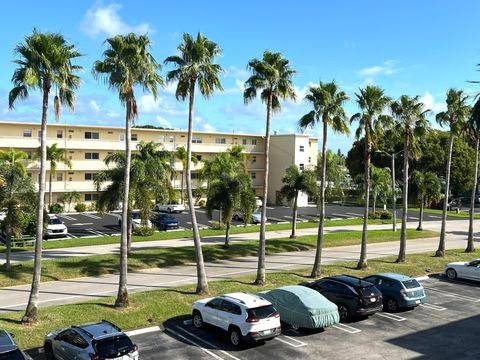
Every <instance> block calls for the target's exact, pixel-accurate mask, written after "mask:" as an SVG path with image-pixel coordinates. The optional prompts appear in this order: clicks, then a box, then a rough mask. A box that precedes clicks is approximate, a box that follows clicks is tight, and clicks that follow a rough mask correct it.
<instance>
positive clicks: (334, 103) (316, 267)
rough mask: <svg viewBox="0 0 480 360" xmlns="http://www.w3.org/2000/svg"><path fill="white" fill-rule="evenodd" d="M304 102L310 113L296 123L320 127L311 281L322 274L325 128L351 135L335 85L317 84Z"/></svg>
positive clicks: (342, 99) (342, 96) (343, 97)
mask: <svg viewBox="0 0 480 360" xmlns="http://www.w3.org/2000/svg"><path fill="white" fill-rule="evenodd" d="M305 100H307V101H308V102H309V103H310V104H311V105H312V107H313V110H312V111H310V112H309V113H308V114H305V115H303V116H302V118H301V119H300V121H299V126H300V128H302V129H305V128H307V127H310V128H312V127H314V126H315V124H317V123H319V122H322V123H323V139H322V156H321V160H320V161H321V164H320V193H319V202H320V204H319V207H320V209H319V210H320V219H319V223H318V235H317V250H316V254H315V262H314V264H313V269H312V273H311V276H312V277H318V276H320V271H321V261H322V248H323V228H324V225H325V187H326V186H325V184H326V171H327V161H326V158H327V135H328V127H329V126H330V127H331V128H332V130H333V131H335V132H338V133H341V134H346V135H348V134H349V133H350V130H349V128H348V118H347V115H346V114H345V110H344V109H343V105H344V103H345V101H347V100H348V96H347V94H346V93H345V92H343V91H341V90H340V89H339V87H338V86H337V84H336V83H335V81H332V82H329V83H323V82H320V85H319V86H311V87H310V88H309V90H308V94H307V95H306V96H305Z"/></svg>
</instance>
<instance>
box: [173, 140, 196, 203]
mask: <svg viewBox="0 0 480 360" xmlns="http://www.w3.org/2000/svg"><path fill="white" fill-rule="evenodd" d="M173 154H174V156H175V158H176V159H177V160H180V162H181V163H182V181H181V185H180V186H181V188H180V204H185V197H184V194H185V187H184V179H185V169H186V168H187V155H188V154H187V149H185V146H181V147H178V148H177V150H175V152H174V153H173ZM198 161H199V160H198V157H197V155H196V154H193V153H192V163H193V165H197V164H198Z"/></svg>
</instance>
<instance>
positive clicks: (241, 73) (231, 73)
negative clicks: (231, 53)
mask: <svg viewBox="0 0 480 360" xmlns="http://www.w3.org/2000/svg"><path fill="white" fill-rule="evenodd" d="M225 76H228V77H233V78H242V79H243V78H245V79H246V78H248V77H249V76H250V73H249V72H248V70H246V69H240V68H238V67H236V66H235V65H231V66H229V67H228V69H227V72H226V73H225Z"/></svg>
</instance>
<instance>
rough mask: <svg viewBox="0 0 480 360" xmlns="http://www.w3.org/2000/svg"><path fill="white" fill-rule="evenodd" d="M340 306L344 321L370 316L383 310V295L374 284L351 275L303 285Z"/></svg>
mask: <svg viewBox="0 0 480 360" xmlns="http://www.w3.org/2000/svg"><path fill="white" fill-rule="evenodd" d="M300 285H303V286H307V287H309V288H312V289H314V290H317V291H318V292H319V293H320V294H322V295H323V296H325V297H326V298H327V299H328V300H330V301H331V302H333V303H335V304H336V305H337V306H338V312H339V314H340V318H341V319H342V320H345V319H348V318H351V317H355V316H368V315H372V314H374V313H376V312H377V311H380V310H382V306H383V304H382V293H381V292H380V291H379V290H378V289H377V288H376V287H375V285H373V284H372V283H370V282H368V281H365V280H362V279H360V278H357V277H354V276H349V275H337V276H331V277H325V278H323V279H320V280H317V281H313V282H307V283H302V284H300Z"/></svg>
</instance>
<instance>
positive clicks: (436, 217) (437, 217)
mask: <svg viewBox="0 0 480 360" xmlns="http://www.w3.org/2000/svg"><path fill="white" fill-rule="evenodd" d="M426 215H427V217H431V218H434V219H441V218H442V217H441V216H438V215H432V214H426Z"/></svg>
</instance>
